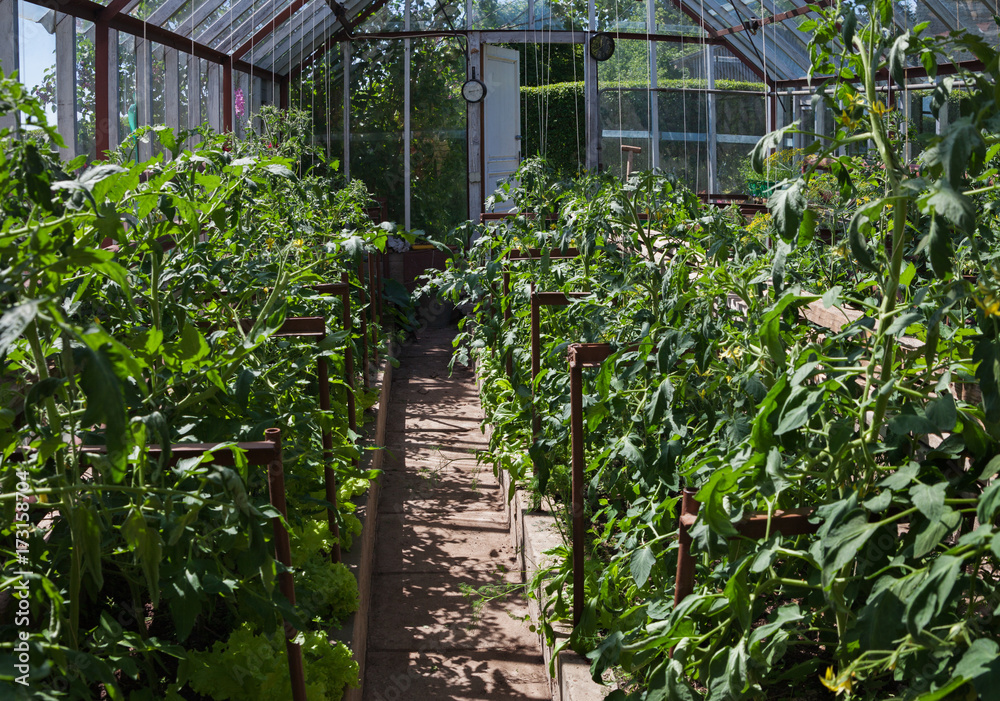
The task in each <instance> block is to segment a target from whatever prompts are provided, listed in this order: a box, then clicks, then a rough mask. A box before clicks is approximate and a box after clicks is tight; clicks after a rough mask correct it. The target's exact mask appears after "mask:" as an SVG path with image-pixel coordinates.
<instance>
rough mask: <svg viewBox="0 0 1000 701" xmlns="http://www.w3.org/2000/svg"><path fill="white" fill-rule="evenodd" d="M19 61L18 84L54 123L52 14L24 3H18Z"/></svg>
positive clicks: (21, 1)
mask: <svg viewBox="0 0 1000 701" xmlns="http://www.w3.org/2000/svg"><path fill="white" fill-rule="evenodd" d="M18 35H19V46H18V52H19V55H18V61H19V63H20V74H19V77H20V79H21V83H22V84H24V86H25V87H26V88H27V89H28V92H30V93H31V94H33V95H35V96H36V97H37V98H38V99H39V100H40V101H41V103H42V106H43V107H44V108H45V112H46V113H47V114H48V116H49V122H50V123H52V124H55V120H56V37H55V13H54V12H52V11H50V10H48V9H47V8H44V7H41V6H40V5H34V4H32V3H29V2H25V0H20V2H18Z"/></svg>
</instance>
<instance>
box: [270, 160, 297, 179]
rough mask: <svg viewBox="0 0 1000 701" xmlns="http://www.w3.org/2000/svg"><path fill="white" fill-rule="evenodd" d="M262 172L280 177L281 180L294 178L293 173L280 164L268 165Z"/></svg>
mask: <svg viewBox="0 0 1000 701" xmlns="http://www.w3.org/2000/svg"><path fill="white" fill-rule="evenodd" d="M264 170H266V171H267V172H268V173H272V174H274V175H280V176H281V177H283V178H292V177H294V176H295V173H293V172H292V171H291V169H290V168H289V167H288V166H286V165H282V164H280V163H268V164H267V165H266V166H264Z"/></svg>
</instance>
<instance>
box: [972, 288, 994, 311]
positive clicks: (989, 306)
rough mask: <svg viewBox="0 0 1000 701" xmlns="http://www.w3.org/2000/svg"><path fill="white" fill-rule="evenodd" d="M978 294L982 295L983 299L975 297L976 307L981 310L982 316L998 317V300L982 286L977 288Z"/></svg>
mask: <svg viewBox="0 0 1000 701" xmlns="http://www.w3.org/2000/svg"><path fill="white" fill-rule="evenodd" d="M977 289H978V292H979V294H981V295H983V298H982V299H980V298H979V297H975V298H974V299H975V300H976V306H977V307H979V308H980V309H982V310H983V314H985V315H986V316H1000V299H997V298H996V296H994V294H993V293H992V292H990V291H989V290H987V289H986V287H984V286H983V285H980V286H979V287H978V288H977Z"/></svg>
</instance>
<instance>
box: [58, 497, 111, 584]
mask: <svg viewBox="0 0 1000 701" xmlns="http://www.w3.org/2000/svg"><path fill="white" fill-rule="evenodd" d="M67 515H68V516H69V517H70V533H71V535H72V540H73V550H74V551H76V552H77V553H80V555H81V565H82V568H81V569H82V571H83V572H84V573H88V572H89V573H90V576H91V577H92V578H93V580H94V585H95V587H96V588H97V589H100V588H101V587H103V586H104V568H103V567H102V564H101V555H102V554H103V553H102V551H101V532H102V528H101V518H100V516H99V515H98V514H97V511H96V510H95V509H94V506H93V505H92V504H90V503H80V504H78V505H77V506H76V507H75V508H73V509H72V510H71V511H69V512H67Z"/></svg>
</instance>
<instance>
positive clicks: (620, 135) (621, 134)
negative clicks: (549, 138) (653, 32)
mask: <svg viewBox="0 0 1000 701" xmlns="http://www.w3.org/2000/svg"><path fill="white" fill-rule="evenodd" d="M620 26H621V16H620V15H619V12H618V0H615V27H620ZM624 65H625V64H624V63H622V62H621V61H619V69H618V70H617V71H616V74H617V75H616V78H617V84H618V162H619V164H620V166H621V167H622V168H623V169H624V164H622V163H621V154H622V149H621V147H622V145H623V144H624V143H625V126H624V121H623V120H624V116H623V114H622V113H623V108H622V68H623V67H624ZM598 84H600V81H598ZM597 102H598V104H597V105H595V108H596V109H597V110H598V113H600V109H601V105H600V93H598V100H597ZM601 136H603V135H601ZM598 138H600V137H598ZM623 172H624V170H623Z"/></svg>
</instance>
